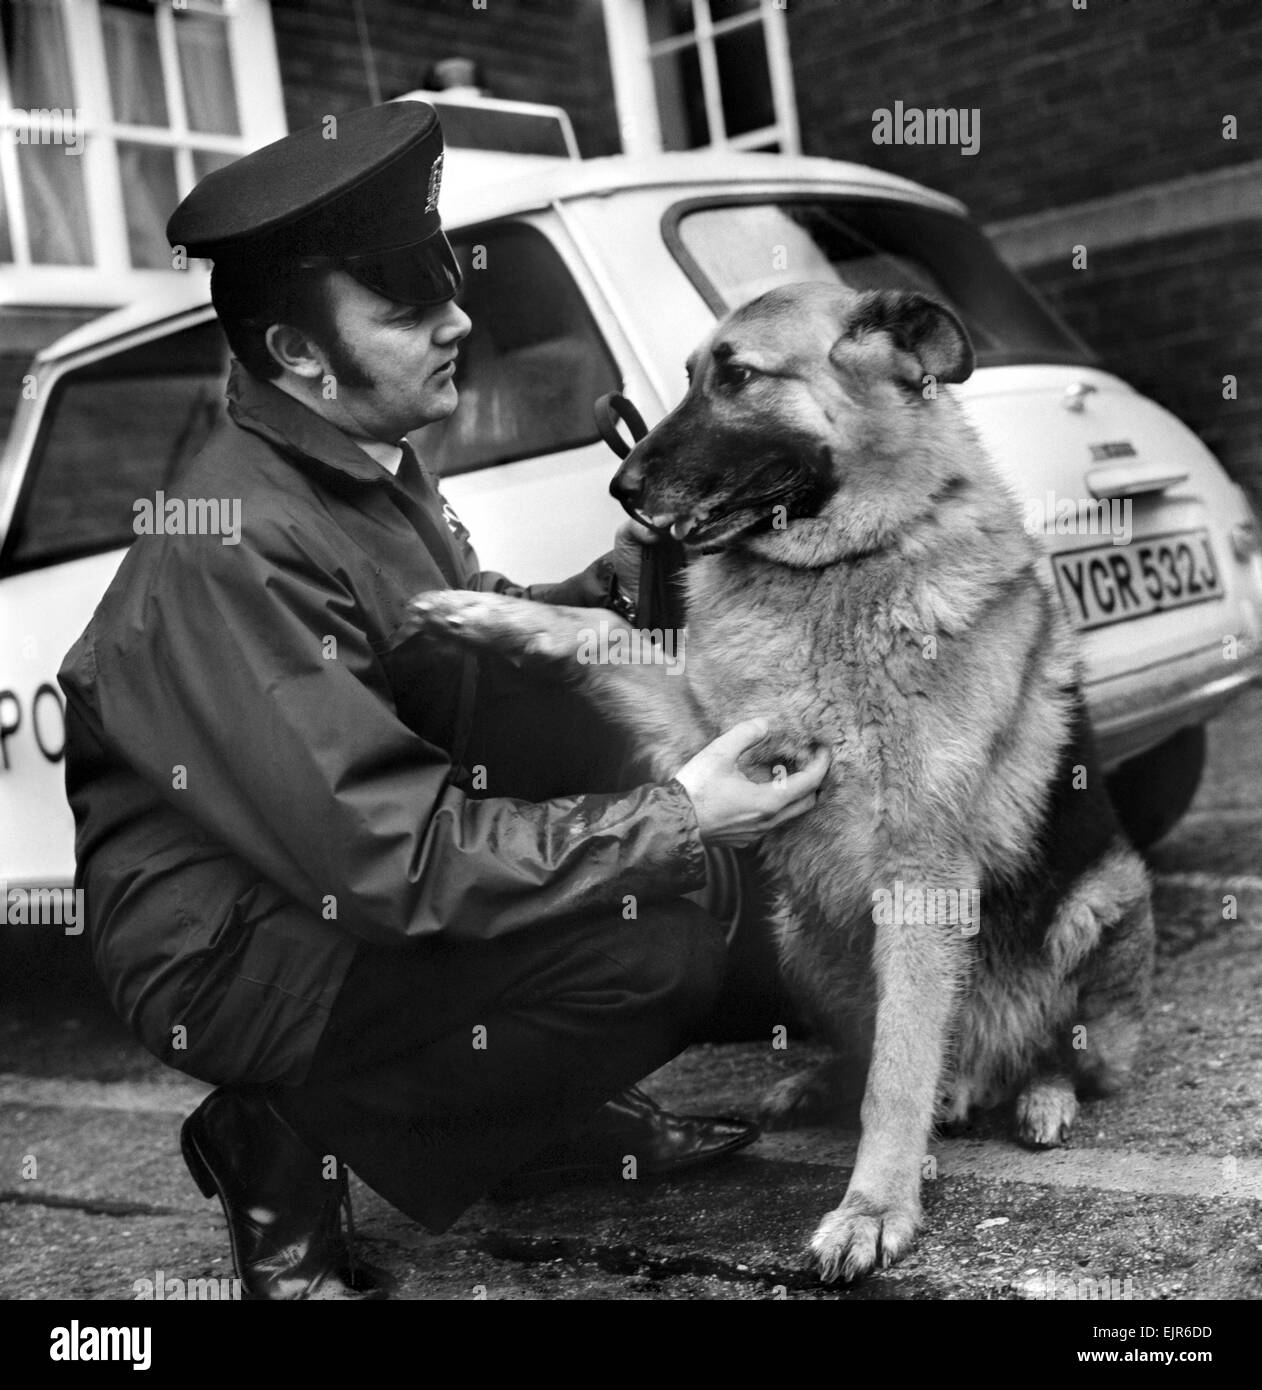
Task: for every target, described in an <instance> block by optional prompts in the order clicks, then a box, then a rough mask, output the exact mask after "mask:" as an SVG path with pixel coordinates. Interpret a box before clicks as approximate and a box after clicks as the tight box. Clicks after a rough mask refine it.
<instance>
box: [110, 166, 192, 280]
mask: <svg viewBox="0 0 1262 1390" xmlns="http://www.w3.org/2000/svg"><path fill="white" fill-rule="evenodd" d="M118 173H119V178H120V179H121V180H122V185H123V193H124V198H123V203H124V206H125V207H126V211H127V244H128V247H129V248H130V250H131V263H132V265H133V266H135V267H136V268H137V269H138V270H163V269H165V270H169V269H170V268H171V248H170V247H169V246H168V245H167V239H166V224H167V218H169V217H170V216H171V214H172V213H173V212H174V211H175V205H176V204H177V203H178V202H179V201H180V197H179V193H178V191H177V188H176V182H175V154H174V152H173V151H171V150H169V149H165V148H163V147H162V146H161V145H135V144H130V143H128V142H126V141H122V140H120V141H119V144H118Z"/></svg>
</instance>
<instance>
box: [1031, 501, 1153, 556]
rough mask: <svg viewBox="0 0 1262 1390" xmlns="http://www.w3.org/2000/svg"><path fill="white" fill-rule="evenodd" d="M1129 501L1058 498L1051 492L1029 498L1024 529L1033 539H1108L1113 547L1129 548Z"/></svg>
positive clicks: (1130, 531) (1130, 532)
mask: <svg viewBox="0 0 1262 1390" xmlns="http://www.w3.org/2000/svg"><path fill="white" fill-rule="evenodd" d="M1131 510H1132V506H1131V499H1130V498H1129V497H1120V498H1119V497H1059V496H1057V494H1056V493H1054V492H1052V491H1050V490H1049V491H1048V492H1046V493H1044V495H1043V496H1042V497H1031V498H1028V499H1027V500H1026V502H1025V505H1024V513H1025V516H1024V520H1023V523H1022V524H1023V525H1024V526H1025V529H1026V531H1027V532H1028V533H1029V534H1030V535H1031V536H1043V535H1057V536H1108V537H1109V538H1110V539H1111V540H1112V542H1113V544H1114V545H1129V544H1130V539H1131V535H1132V530H1131Z"/></svg>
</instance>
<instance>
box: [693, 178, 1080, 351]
mask: <svg viewBox="0 0 1262 1390" xmlns="http://www.w3.org/2000/svg"><path fill="white" fill-rule="evenodd" d="M679 237H680V240H681V242H682V244H683V248H684V250H685V251H686V252H687V254H688V257H690V258H691V259H692V261H693V264H692V265H689V264H688V262H687V260H686V259H684V260H683V264H684V269H685V270H686V271H688V273H689V274H690V275H691V276H692V278H693V280H694V281H695V282H696V283H697V286H698V288H699V289H701V290H702V291H703V292H705V293H707V294H708V295H709V296H710V297H713V296H714V295H715V294H717V296H718V298H719V299H720V300H721V301H722V303H723V304H724V305H725V306H726V307H728V308H734V307H735V306H736V305H738V304H744V303H746V302H747V301H748V300H750V299H753V298H755V297H756V296H757V295H760V294H762V293H763V292H764V291H766V290H769V289H773V288H774V287H775V286H777V285H787V284H792V283H794V282H795V281H803V280H810V281H822V282H824V283H831V284H838V283H841V284H845V285H849V286H850V287H851V288H852V289H857V290H870V289H895V290H916V291H919V292H921V293H923V294H928V295H930V296H932V297H933V298H935V299H940V300H942V301H943V302H944V303H945V304H949V305H950V306H951V307H952V308H954V309H955V311H956V312H957V313H958V314H959V316H960V318H961V319H962V320H963V322H964V326H965V327H966V328H967V329H968V331H969V336H970V337H971V338H972V340H973V345H974V347H975V348H976V349H977V360H978V362H979V363H980V364H981V365H982V366H1000V365H1007V364H1012V363H1020V362H1067V363H1084V362H1090V361H1091V354H1090V352H1089V350H1088V349H1087V348H1086V347H1085V346H1084V345H1083V344H1082V343H1081V342H1079V341H1078V340H1077V339H1076V338H1075V337H1074V335H1073V334H1072V333H1070V332H1069V330H1068V329H1067V328H1065V327H1064V325H1063V324H1061V323H1060V322H1059V320H1057V319H1056V317H1055V316H1054V315H1053V314H1052V312H1051V311H1050V310H1049V309H1048V308H1047V307H1046V305H1044V304H1043V303H1042V302H1041V301H1040V300H1039V299H1038V297H1037V296H1036V295H1035V294H1034V292H1033V291H1032V290H1031V289H1030V287H1029V286H1028V285H1026V284H1025V283H1024V281H1022V280H1021V279H1020V278H1019V277H1018V276H1016V275H1014V274H1013V273H1012V272H1011V271H1010V270H1009V269H1008V268H1007V267H1006V266H1005V265H1004V264H1003V262H1002V261H1001V260H1000V259H999V257H998V255H997V254H996V252H995V250H994V248H993V247H992V246H991V244H990V243H989V241H987V239H986V237H985V235H984V233H983V232H982V231H981V229H980V228H979V227H977V226H976V224H974V223H972V222H970V221H968V220H967V219H966V218H963V217H955V216H952V215H951V214H949V213H943V212H936V211H933V210H932V209H925V208H915V207H909V206H906V205H903V204H898V203H893V202H886V201H876V200H871V201H859V200H856V201H854V202H844V201H842V200H840V199H826V200H825V199H818V200H816V199H809V198H804V199H801V200H794V201H785V202H782V203H756V202H748V203H733V204H730V205H729V206H727V207H714V208H705V209H701V210H698V211H696V212H690V213H686V214H685V215H684V216H683V217H682V218H681V219H680V221H679Z"/></svg>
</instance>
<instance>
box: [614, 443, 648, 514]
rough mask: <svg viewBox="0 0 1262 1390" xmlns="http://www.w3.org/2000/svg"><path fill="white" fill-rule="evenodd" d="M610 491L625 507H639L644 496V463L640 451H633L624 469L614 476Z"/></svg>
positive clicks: (628, 456) (624, 464)
mask: <svg viewBox="0 0 1262 1390" xmlns="http://www.w3.org/2000/svg"><path fill="white" fill-rule="evenodd" d="M609 491H610V492H611V493H612V494H613V496H614V498H615V499H616V500H617V501H619V502H621V503H622V505H623V506H624V507H627V508H632V507H637V506H638V505H639V503H640V500H641V498H642V497H643V496H644V462H643V456H642V455H641V454H640V451H639V450H638V449H632V451H631V452H630V453H629V454H628V455H627V457H626V461H625V462H624V463H623V465H622V467H621V468H619V469H618V471H617V472H616V473H615V474H614V475H613V481H612V482H611V483H610V484H609Z"/></svg>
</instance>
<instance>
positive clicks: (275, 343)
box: [263, 323, 328, 381]
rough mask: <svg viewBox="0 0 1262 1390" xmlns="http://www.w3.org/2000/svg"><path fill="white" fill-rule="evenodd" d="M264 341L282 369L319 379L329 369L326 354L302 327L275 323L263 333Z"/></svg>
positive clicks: (311, 378) (309, 378)
mask: <svg viewBox="0 0 1262 1390" xmlns="http://www.w3.org/2000/svg"><path fill="white" fill-rule="evenodd" d="M263 341H264V342H265V343H266V344H267V350H268V352H270V353H271V354H272V357H273V359H274V360H275V361H276V362H277V363H278V364H279V366H280V367H281V368H282V370H284V371H287V372H293V373H294V375H295V376H300V377H303V378H305V379H306V380H308V381H319V379H320V378H321V377H322V376H323V375H324V373H325V372H326V371H327V370H328V367H327V365H326V363H325V359H324V354H323V353H322V352H321V351H320V348H319V347H318V346H317V344H316V343H315V341H314V340H313V339H312V338H311V336H310V335H309V334H307V333H304V332H303V331H302V329H301V328H294V327H293V325H292V324H288V323H274V324H272V326H271V327H270V328H269V329H268V330H267V332H266V333H265V334H264V335H263Z"/></svg>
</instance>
